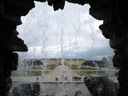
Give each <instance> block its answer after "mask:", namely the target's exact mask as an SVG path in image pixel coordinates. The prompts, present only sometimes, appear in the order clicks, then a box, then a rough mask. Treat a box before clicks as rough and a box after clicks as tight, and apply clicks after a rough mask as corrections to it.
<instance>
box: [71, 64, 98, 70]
mask: <svg viewBox="0 0 128 96" xmlns="http://www.w3.org/2000/svg"><path fill="white" fill-rule="evenodd" d="M70 68H71V69H72V70H98V69H97V68H94V67H86V66H81V67H80V68H78V67H77V65H72V66H71V67H70Z"/></svg>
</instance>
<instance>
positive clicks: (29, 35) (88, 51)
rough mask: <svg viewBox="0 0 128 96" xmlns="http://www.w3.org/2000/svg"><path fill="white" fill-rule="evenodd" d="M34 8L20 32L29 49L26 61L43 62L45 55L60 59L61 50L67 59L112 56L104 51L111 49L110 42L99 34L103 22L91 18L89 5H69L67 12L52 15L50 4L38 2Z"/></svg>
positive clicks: (19, 29)
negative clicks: (40, 60) (31, 59)
mask: <svg viewBox="0 0 128 96" xmlns="http://www.w3.org/2000/svg"><path fill="white" fill-rule="evenodd" d="M35 5H36V7H35V8H34V9H32V10H31V11H30V12H29V14H28V15H27V16H25V17H22V22H23V24H22V25H20V26H18V28H17V30H18V31H19V33H20V34H19V37H21V38H22V39H24V40H25V43H26V44H27V46H28V48H29V51H28V52H27V53H26V55H25V56H26V57H28V58H29V57H31V58H34V57H36V58H43V57H44V54H45V55H47V57H48V58H50V57H53V58H54V57H60V56H61V53H62V52H61V49H63V54H64V56H65V57H71V56H72V58H75V57H80V58H84V59H86V58H87V59H91V58H93V57H97V56H98V57H103V56H105V55H111V54H112V53H113V52H110V53H105V52H104V51H101V50H111V49H110V48H109V44H108V40H107V39H105V38H104V37H103V36H102V32H101V31H100V30H99V25H100V24H101V23H102V21H98V20H95V19H94V18H93V17H91V16H89V12H88V11H89V6H88V5H84V6H80V5H77V4H74V5H73V4H70V3H67V2H66V5H65V8H64V10H58V11H53V8H52V7H50V6H48V4H47V3H39V2H35ZM62 35H63V36H62ZM61 41H63V48H62V46H61V45H60V43H62V42H61ZM42 49H45V50H42ZM92 49H93V50H92ZM34 50H35V51H34ZM94 51H95V52H94ZM33 53H34V55H33ZM93 53H96V54H95V55H96V56H94V55H92V54H93ZM24 54H25V53H24Z"/></svg>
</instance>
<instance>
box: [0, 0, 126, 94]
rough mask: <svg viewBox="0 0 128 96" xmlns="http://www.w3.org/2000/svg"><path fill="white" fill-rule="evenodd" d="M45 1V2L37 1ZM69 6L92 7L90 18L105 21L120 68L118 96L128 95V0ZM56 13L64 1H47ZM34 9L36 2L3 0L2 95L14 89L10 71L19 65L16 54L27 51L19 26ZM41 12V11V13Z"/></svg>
mask: <svg viewBox="0 0 128 96" xmlns="http://www.w3.org/2000/svg"><path fill="white" fill-rule="evenodd" d="M35 1H41V2H45V1H46V0H35ZM66 1H68V2H70V3H77V4H80V5H84V4H85V3H87V4H89V5H90V6H91V8H90V15H92V16H93V17H94V18H96V19H98V20H103V24H102V25H101V26H100V29H101V30H102V33H103V35H104V36H105V37H106V38H108V39H110V46H111V47H112V48H114V49H115V56H114V58H113V63H114V66H115V67H117V68H120V72H119V78H118V80H119V84H120V89H119V93H118V96H128V65H127V63H128V32H127V31H128V29H127V28H128V14H127V12H128V7H127V6H128V1H127V0H66ZM47 2H48V5H50V6H53V8H54V10H58V9H63V8H64V5H65V0H47ZM33 7H34V1H33V0H0V45H1V47H0V76H1V79H0V96H7V95H8V90H9V88H10V86H11V79H10V75H11V70H15V69H16V66H17V60H18V55H17V54H16V53H14V52H15V51H27V47H26V45H25V44H24V42H23V41H22V40H21V39H20V38H18V37H17V35H18V32H17V31H16V26H17V25H19V24H21V20H20V17H21V16H25V15H26V14H27V13H28V12H29V10H31V9H32V8H33ZM40 11H41V10H40Z"/></svg>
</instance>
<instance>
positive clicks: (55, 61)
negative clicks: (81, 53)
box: [40, 58, 85, 65]
mask: <svg viewBox="0 0 128 96" xmlns="http://www.w3.org/2000/svg"><path fill="white" fill-rule="evenodd" d="M40 61H41V62H42V63H43V64H45V63H47V65H62V64H64V65H82V64H83V63H84V62H85V60H84V59H67V58H64V59H63V60H62V59H60V58H58V59H57V58H50V59H41V60H40Z"/></svg>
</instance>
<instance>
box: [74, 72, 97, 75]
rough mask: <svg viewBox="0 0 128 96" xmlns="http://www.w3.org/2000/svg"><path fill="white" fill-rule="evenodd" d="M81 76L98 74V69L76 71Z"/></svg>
mask: <svg viewBox="0 0 128 96" xmlns="http://www.w3.org/2000/svg"><path fill="white" fill-rule="evenodd" d="M76 73H77V74H78V75H80V76H89V75H91V74H96V71H76Z"/></svg>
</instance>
